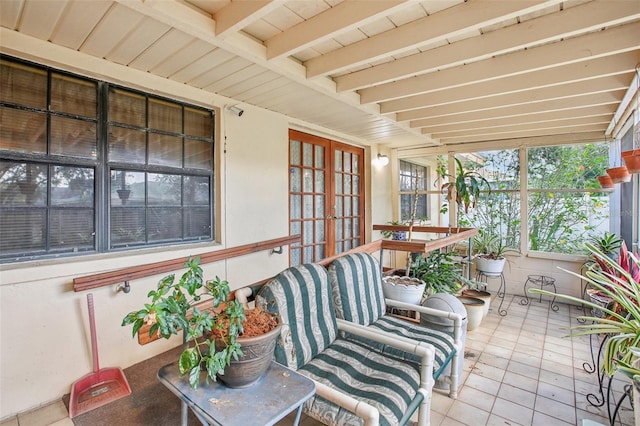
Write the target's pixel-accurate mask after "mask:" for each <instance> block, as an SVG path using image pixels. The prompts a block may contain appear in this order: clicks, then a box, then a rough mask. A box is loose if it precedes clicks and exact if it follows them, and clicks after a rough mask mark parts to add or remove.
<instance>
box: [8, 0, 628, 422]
mask: <svg viewBox="0 0 640 426" xmlns="http://www.w3.org/2000/svg"><path fill="white" fill-rule="evenodd" d="M0 25H1V26H0V53H1V55H2V56H1V58H0V66H1V68H0V114H1V115H0V164H1V165H2V166H1V168H0V170H1V171H2V172H1V174H0V322H1V327H2V329H1V333H0V338H1V344H0V351H1V352H0V363H1V364H0V377H2V380H1V383H0V395H2V396H1V397H0V420H2V421H4V420H7V421H14V419H16V416H18V415H19V414H22V413H26V412H31V411H32V410H34V409H36V408H38V407H40V406H43V405H47V404H49V403H52V402H55V401H60V400H61V398H62V397H63V396H64V395H66V394H68V393H69V389H70V386H71V384H72V383H73V382H74V381H75V380H77V379H78V378H79V377H81V376H82V375H84V374H86V373H87V372H90V371H91V369H92V359H91V346H90V339H89V328H88V326H87V313H86V294H87V293H92V295H93V298H94V299H95V301H96V305H95V309H96V322H97V327H98V330H97V332H98V335H99V336H100V340H99V346H100V358H101V364H103V365H112V366H120V367H122V368H126V367H130V366H133V365H137V364H138V363H140V362H143V361H145V360H149V359H152V358H153V357H155V356H157V355H159V354H163V353H165V352H167V351H168V350H171V349H173V348H175V347H176V346H178V345H179V344H180V343H181V342H180V339H177V338H176V339H171V340H168V341H163V340H162V341H156V342H154V343H153V344H150V345H139V344H138V343H137V342H136V341H135V340H132V339H131V333H130V331H129V330H127V329H125V328H123V327H121V319H122V318H123V317H124V316H125V315H126V314H127V313H128V312H131V311H132V310H134V309H137V308H138V307H139V306H142V305H143V304H144V303H145V300H146V295H147V293H148V292H149V291H150V290H151V289H152V288H155V285H156V283H157V281H158V279H159V278H160V277H161V276H162V275H164V273H161V271H160V272H157V273H150V274H147V275H146V276H143V277H138V278H133V279H130V280H129V279H123V280H121V281H116V282H111V281H108V282H106V283H105V284H104V285H101V286H93V285H89V286H85V287H82V286H80V285H78V283H79V282H81V281H82V279H84V278H83V277H91V276H94V275H96V274H101V273H118V271H130V270H135V269H136V268H138V269H143V268H144V266H145V265H150V264H156V263H158V262H160V263H162V262H166V263H171V262H174V261H176V260H179V259H184V258H187V257H189V256H214V257H215V256H216V253H218V252H224V253H226V252H233V250H235V249H236V248H238V247H241V248H245V249H246V251H242V253H241V255H240V256H235V257H230V258H222V259H221V260H217V261H212V262H210V263H207V264H203V269H204V272H205V275H206V276H207V277H215V276H221V277H223V278H224V279H226V280H228V281H229V282H230V283H231V286H232V288H234V289H236V288H240V287H245V286H248V285H251V284H253V283H257V282H260V281H262V280H265V279H267V278H269V277H272V276H274V275H276V274H278V273H279V272H281V271H283V270H285V269H287V268H288V267H290V266H295V265H299V264H305V263H310V262H319V261H321V260H322V259H325V258H328V257H331V256H335V255H338V254H340V253H343V252H346V251H348V250H351V249H354V248H356V247H359V246H361V245H363V244H365V243H370V242H372V241H376V240H378V239H381V238H384V230H385V228H386V229H388V227H389V226H392V224H401V225H402V226H405V227H406V226H408V224H409V222H410V218H412V217H413V219H414V220H413V225H414V226H423V227H438V228H440V229H445V230H456V229H457V228H458V227H461V228H477V229H479V230H484V231H491V232H492V233H495V234H496V235H499V236H500V240H501V243H502V245H503V246H505V247H506V248H507V249H508V253H507V259H508V262H507V266H506V267H505V269H504V271H503V273H502V275H501V277H502V278H503V279H504V292H505V293H506V294H505V299H504V303H505V307H506V309H507V315H505V316H501V315H499V314H498V310H499V308H498V306H497V305H496V304H495V303H496V300H495V299H494V302H493V304H492V312H491V314H490V315H491V316H490V317H489V321H488V322H487V323H486V324H485V327H490V328H491V330H497V329H500V327H506V328H508V329H509V333H507V335H509V334H511V335H513V333H511V332H515V331H514V330H518V333H520V332H528V331H532V330H530V328H531V324H530V323H528V321H538V320H540V317H541V316H543V315H546V317H545V318H546V319H547V320H548V321H549V322H548V323H547V325H548V326H547V327H546V328H545V330H547V332H548V333H551V334H547V336H550V337H548V338H547V340H546V341H548V342H549V344H554V345H559V346H562V344H561V343H559V339H560V336H561V335H564V334H566V333H553V332H551V331H550V330H552V328H553V327H552V325H553V326H557V325H559V322H563V324H574V323H575V317H576V316H577V315H579V314H580V313H581V312H580V311H578V310H577V308H576V307H575V306H568V305H562V307H561V311H560V313H559V314H558V315H562V319H561V320H559V319H554V317H553V315H555V314H556V312H555V311H553V310H552V311H551V312H546V313H544V314H543V313H541V310H544V309H547V307H549V303H548V302H549V300H548V299H546V298H545V299H540V300H541V301H538V299H534V298H533V296H531V297H532V300H533V302H532V303H531V305H530V306H529V307H528V310H527V309H525V308H527V306H524V305H521V304H520V301H521V300H522V298H523V296H524V295H525V291H524V289H525V283H526V282H527V279H528V277H529V276H532V275H542V276H545V277H549V278H551V279H553V282H554V284H555V288H556V291H557V292H558V293H562V294H567V295H572V296H575V297H585V295H584V289H585V283H584V282H583V280H581V279H580V278H579V277H577V276H574V275H571V274H570V273H568V272H566V271H573V272H575V273H578V274H580V273H581V272H582V270H583V266H584V264H585V261H586V260H587V259H588V256H589V251H588V249H587V248H586V246H585V243H586V242H588V241H590V240H591V239H592V238H597V237H599V236H602V235H604V234H605V233H607V232H608V233H612V234H615V235H616V236H619V237H620V238H621V239H622V240H624V242H625V244H626V246H627V247H628V248H629V250H633V251H637V250H638V240H639V237H640V227H639V216H640V214H639V210H640V209H639V207H640V189H639V179H638V173H637V172H636V173H635V174H630V175H628V176H626V177H624V178H622V180H618V181H617V183H607V184H600V183H599V180H598V178H599V177H601V176H608V173H607V170H610V169H615V168H621V167H622V166H625V165H626V162H625V160H624V159H623V156H625V158H626V157H627V156H629V157H638V156H639V154H638V152H640V151H637V150H640V131H639V130H638V129H639V128H640V125H639V124H638V122H639V118H638V104H639V103H640V100H639V99H638V92H639V87H640V67H639V65H638V64H639V63H640V3H639V2H638V1H636V0H610V1H604V0H602V1H601V0H591V1H588V0H587V1H582V0H579V1H560V0H548V1H537V0H532V1H529V0H527V1H506V0H505V1H482V0H467V1H464V0H450V1H449V0H448V1H440V0H424V1H396V0H389V1H386V0H372V1H364V0H362V1H358V0H355V1H352V0H344V1H343V0H331V1H330V0H302V1H259V0H255V1H243V0H239V1H236V0H216V1H208V0H146V1H144V0H131V1H129V0H96V1H72V0H52V1H39V0H3V1H2V2H0ZM460 171H466V172H471V173H476V176H479V177H481V178H482V179H483V180H484V179H486V182H487V185H486V186H483V187H482V188H481V193H480V196H479V198H478V200H477V204H475V203H472V204H475V205H472V206H470V208H469V210H468V211H464V208H463V206H464V203H463V204H462V205H457V204H456V203H455V202H453V201H451V200H448V199H447V196H446V195H447V194H446V189H443V185H444V184H446V183H447V182H450V181H451V180H452V177H454V176H455V175H456V173H458V172H460ZM393 226H396V225H393ZM418 229H419V228H418ZM444 235H448V231H443V232H441V233H430V232H414V233H413V235H412V239H414V240H421V241H422V240H430V239H432V238H438V237H443V236H444ZM265 242H266V245H265V244H264V243H265ZM260 244H262V245H260ZM256 245H257V246H258V247H262V248H263V249H256V250H253V249H247V247H253V246H256ZM467 247H468V246H467ZM223 257H224V256H223ZM404 261H406V256H404V255H403V254H401V253H400V251H397V252H393V253H392V255H390V256H386V257H385V258H384V260H383V266H384V267H385V268H388V269H394V268H402V267H404V265H403V262H404ZM469 266H470V269H469V270H467V271H466V273H468V274H469V276H470V277H472V276H473V277H475V269H474V268H475V267H474V266H472V265H469ZM175 272H177V271H175ZM126 273H128V272H123V274H126ZM484 278H486V277H484ZM489 278H490V279H489V280H488V283H487V287H488V289H489V291H490V292H493V293H497V292H498V288H499V286H500V282H499V280H493V279H491V278H492V277H489ZM74 280H76V281H75V283H74ZM88 281H91V279H86V282H88ZM125 290H126V291H125ZM498 303H499V301H498ZM531 309H534V311H533V312H531V311H530V310H531ZM526 318H529V319H528V320H526V321H525V319H526ZM482 330H484V331H482ZM486 330H487V329H482V328H481V329H480V330H479V331H477V332H469V334H468V336H467V339H468V342H469V343H468V344H469V345H470V347H471V348H475V349H477V350H478V352H477V355H478V356H480V354H481V353H482V354H485V353H486V354H487V355H485V358H488V357H490V356H491V355H496V356H498V357H499V354H498V353H496V350H492V349H490V348H489V349H487V347H490V346H491V344H492V336H493V334H492V333H493V331H491V332H487V331H486ZM474 333H475V334H474ZM556 339H558V340H556ZM576 345H577V343H576ZM480 347H482V349H479V348H480ZM497 347H498V348H500V345H498V346H497ZM581 349H583V348H581ZM497 352H500V350H498V351H497ZM584 353H585V351H582V350H581V351H580V354H581V355H584ZM572 355H574V357H575V359H574V360H573V362H572V363H571V365H572V366H574V367H575V366H578V367H577V368H582V367H581V365H582V362H584V361H589V360H588V359H579V358H578V356H577V355H576V353H575V352H574V353H573V354H572ZM540 358H543V354H542V353H541V354H540ZM483 360H486V359H484V358H483ZM475 361H477V360H473V362H475ZM471 362H472V360H470V359H469V360H467V361H466V365H467V367H469V368H471V367H470V366H471V364H470V363H471ZM493 367H495V366H493ZM463 388H464V387H463ZM573 389H574V391H575V394H576V395H577V394H578V393H579V392H578V391H577V389H575V386H574V388H573ZM473 392H474V391H468V395H469V394H473ZM498 392H499V390H497V389H496V394H497V393H498ZM512 394H518V392H516V391H514V392H512ZM476 396H477V395H476ZM576 398H578V397H577V396H576ZM548 399H553V398H551V397H549V398H548ZM438 404H441V406H444V407H446V410H445V409H442V411H444V412H441V411H438V407H437V405H438ZM451 404H459V402H458V400H456V402H455V403H454V402H453V400H451V401H449V400H448V399H447V398H446V397H445V398H444V399H443V400H439V399H434V403H433V407H432V411H434V412H435V413H437V414H434V416H432V422H433V423H434V424H439V423H438V422H446V421H457V422H459V423H466V424H490V423H491V422H492V421H495V418H493V419H490V418H489V417H487V418H484V417H482V416H480V417H476V418H475V421H477V423H474V422H473V419H471V420H470V419H469V418H466V417H464V416H458V417H456V416H451V417H447V410H448V409H449V408H451V407H452V405H451ZM575 404H577V399H576V401H574V406H575ZM516 405H518V407H516V408H521V407H525V408H526V409H531V410H532V413H531V417H530V418H529V419H530V421H529V422H528V423H530V424H533V422H534V415H533V411H535V410H534V407H527V404H526V403H521V404H518V403H516ZM456 407H458V406H457V405H456ZM475 407H476V408H477V404H476V405H475ZM462 411H464V410H462ZM540 411H541V412H542V411H543V410H540ZM584 411H585V412H586V410H584ZM489 412H491V411H490V410H489ZM591 414H593V417H592V418H593V419H594V420H596V421H600V422H604V421H603V420H602V419H603V416H604V414H603V412H602V413H601V412H598V413H595V412H593V413H591ZM601 414H602V415H601ZM496 415H497V414H496ZM548 415H550V414H548ZM550 416H551V417H552V418H553V419H556V420H559V421H560V420H561V421H564V422H565V423H569V424H571V423H573V424H578V423H579V422H581V421H582V420H583V418H579V415H575V416H574V417H573V418H562V419H561V417H562V416H560V417H558V416H553V415H550ZM498 417H499V418H501V419H503V420H504V419H505V418H507V420H509V421H511V422H512V424H514V423H522V424H527V421H526V420H519V419H514V418H508V417H505V416H498ZM605 417H606V416H605ZM446 419H448V420H446ZM542 419H543V418H541V417H538V418H536V420H535V421H536V422H540V421H542ZM544 419H546V420H549V419H548V418H547V417H544ZM16 421H17V420H16ZM43 424H47V423H43ZM443 424H447V423H443ZM545 424H551V423H545ZM558 424H564V423H560V422H559V423H558Z"/></svg>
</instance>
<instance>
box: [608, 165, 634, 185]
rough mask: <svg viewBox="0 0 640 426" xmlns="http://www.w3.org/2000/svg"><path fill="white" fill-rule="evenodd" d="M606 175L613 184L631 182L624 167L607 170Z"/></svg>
mask: <svg viewBox="0 0 640 426" xmlns="http://www.w3.org/2000/svg"><path fill="white" fill-rule="evenodd" d="M607 174H608V175H609V176H610V177H611V180H612V181H613V183H623V182H629V181H630V180H631V175H630V174H629V171H628V170H627V167H626V166H619V167H612V168H610V169H607Z"/></svg>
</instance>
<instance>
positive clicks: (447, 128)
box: [414, 104, 613, 133]
mask: <svg viewBox="0 0 640 426" xmlns="http://www.w3.org/2000/svg"><path fill="white" fill-rule="evenodd" d="M612 114H613V111H612V107H611V105H610V104H607V105H596V106H589V107H587V108H572V109H564V110H561V111H541V112H536V113H533V114H528V115H523V116H520V117H518V119H517V120H514V119H513V117H498V118H488V119H486V120H474V121H469V122H464V123H443V124H436V125H431V126H427V127H422V128H421V130H422V131H423V132H425V131H427V132H429V133H445V132H452V131H457V130H478V129H490V128H494V127H506V126H510V125H513V124H514V121H516V123H517V125H523V124H527V125H531V124H536V123H546V122H552V121H563V120H575V119H582V118H593V117H604V116H606V117H609V118H611V116H612ZM414 127H418V126H417V123H416V125H415V126H414Z"/></svg>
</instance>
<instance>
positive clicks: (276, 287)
mask: <svg viewBox="0 0 640 426" xmlns="http://www.w3.org/2000/svg"><path fill="white" fill-rule="evenodd" d="M258 296H261V297H263V298H264V299H265V302H266V303H267V308H268V309H269V310H270V311H272V312H277V313H279V314H280V317H281V321H282V331H281V333H280V342H279V344H278V345H277V346H276V351H275V357H276V361H277V362H279V363H280V364H283V365H286V366H287V367H289V368H291V369H293V370H297V369H299V368H300V367H302V366H303V365H305V364H307V363H308V362H309V361H310V360H312V359H313V358H315V356H316V355H318V354H319V353H320V352H322V351H323V350H324V349H325V348H326V347H327V346H328V345H329V344H330V343H331V342H333V341H334V340H335V338H336V336H337V325H336V318H335V312H334V308H333V301H332V300H331V288H330V284H329V276H328V274H327V270H326V269H325V268H324V267H322V266H320V265H315V264H305V265H299V266H294V267H291V268H289V269H286V270H284V271H283V272H281V273H280V274H278V275H277V276H276V277H275V278H273V279H272V280H271V281H269V282H268V283H267V284H265V285H264V286H262V288H261V289H260V292H259V293H258Z"/></svg>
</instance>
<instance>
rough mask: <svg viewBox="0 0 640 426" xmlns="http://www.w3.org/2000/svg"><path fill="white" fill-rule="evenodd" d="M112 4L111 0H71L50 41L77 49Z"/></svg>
mask: <svg viewBox="0 0 640 426" xmlns="http://www.w3.org/2000/svg"><path fill="white" fill-rule="evenodd" d="M112 5H113V2H112V1H111V0H95V1H76V0H72V1H70V2H69V5H68V6H67V8H66V9H65V11H64V14H63V15H62V17H61V18H60V22H59V24H58V26H57V27H56V29H55V31H54V33H53V34H52V36H51V42H52V43H55V44H59V45H62V46H65V47H68V48H70V49H73V50H77V49H79V48H80V46H82V43H84V42H85V40H86V39H87V37H89V34H91V31H93V28H94V27H95V26H96V24H97V23H98V22H99V21H100V20H101V19H102V17H103V16H104V14H105V13H107V11H108V10H109V8H110V7H111V6H112Z"/></svg>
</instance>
